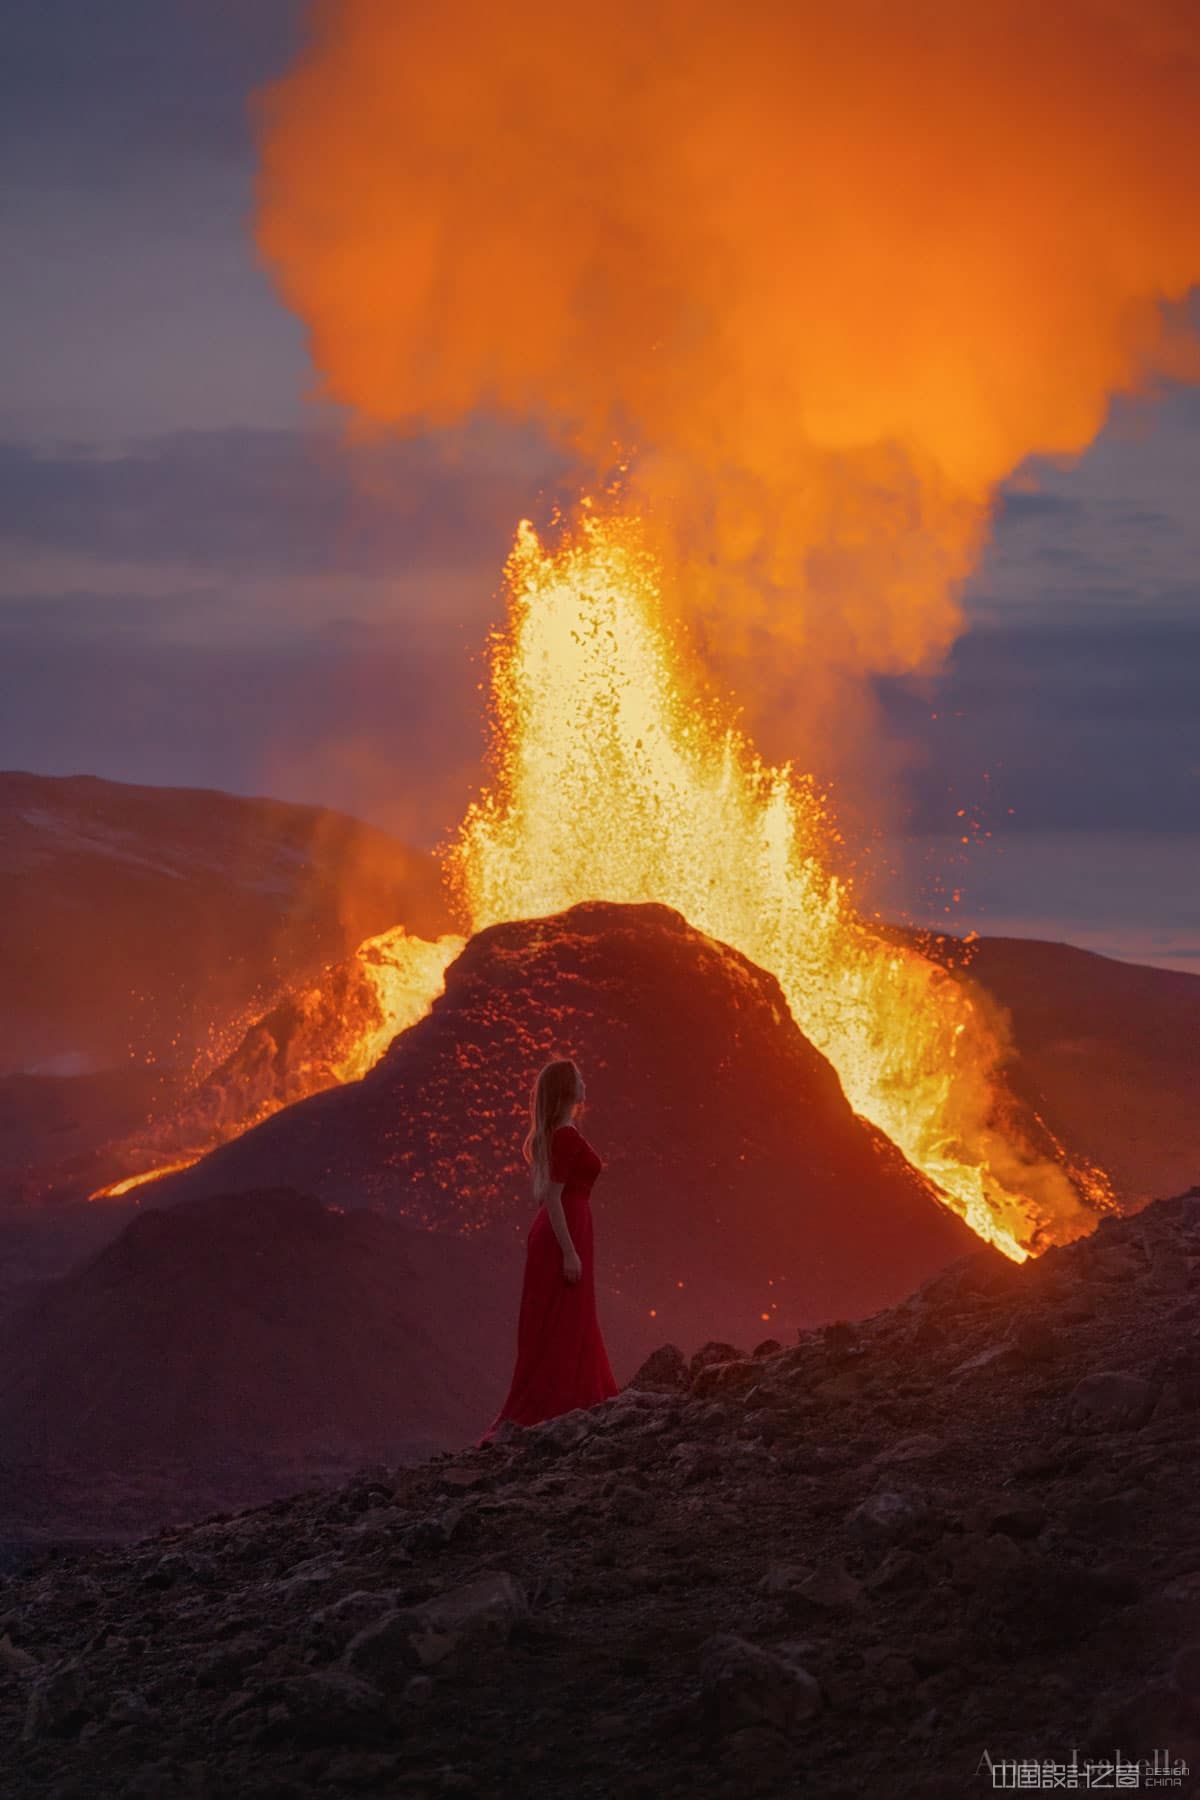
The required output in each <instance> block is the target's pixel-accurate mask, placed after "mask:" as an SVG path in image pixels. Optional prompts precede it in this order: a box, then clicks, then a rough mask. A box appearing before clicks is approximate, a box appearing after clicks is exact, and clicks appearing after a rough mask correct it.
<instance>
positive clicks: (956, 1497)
mask: <svg viewBox="0 0 1200 1800" xmlns="http://www.w3.org/2000/svg"><path fill="white" fill-rule="evenodd" d="M759 1348H760V1353H759V1354H757V1355H753V1356H752V1355H750V1354H749V1353H748V1352H749V1350H750V1345H749V1344H748V1343H747V1342H746V1341H745V1340H742V1341H741V1342H740V1343H738V1344H735V1345H718V1344H710V1345H702V1346H697V1347H695V1348H694V1349H693V1346H692V1345H691V1344H689V1343H685V1344H684V1345H683V1347H682V1351H683V1353H681V1350H680V1347H679V1346H678V1344H676V1345H671V1344H668V1343H666V1342H664V1343H663V1344H662V1345H661V1346H660V1347H659V1348H658V1349H657V1350H656V1352H655V1354H654V1355H653V1356H652V1357H651V1358H650V1359H649V1360H648V1362H647V1364H646V1366H645V1367H644V1368H642V1369H640V1370H639V1371H638V1372H637V1375H636V1376H635V1378H634V1380H633V1381H632V1382H630V1383H629V1384H628V1385H627V1386H626V1387H625V1388H624V1390H623V1391H622V1393H621V1394H620V1395H618V1396H617V1397H616V1398H615V1399H613V1400H609V1401H606V1402H604V1403H603V1404H602V1405H599V1406H596V1407H592V1408H590V1409H588V1410H586V1411H584V1410H579V1411H576V1412H571V1413H567V1414H564V1415H562V1416H561V1417H559V1418H557V1419H552V1420H549V1421H546V1422H545V1423H544V1424H542V1425H539V1426H535V1427H533V1428H531V1429H525V1428H523V1427H520V1426H514V1427H512V1428H511V1429H509V1430H506V1432H505V1433H504V1435H503V1437H502V1440H501V1441H500V1442H499V1443H497V1444H489V1445H488V1446H486V1447H485V1448H483V1449H479V1450H474V1449H471V1448H467V1447H464V1448H463V1449H461V1450H460V1451H458V1452H457V1453H454V1454H451V1455H445V1456H438V1457H435V1458H433V1459H431V1460H429V1461H427V1462H424V1463H422V1464H420V1465H419V1466H416V1467H395V1466H389V1465H388V1464H386V1463H381V1464H379V1465H376V1466H374V1467H363V1468H361V1469H359V1470H358V1471H356V1472H355V1475H354V1478H353V1479H352V1480H350V1481H349V1482H348V1483H346V1484H345V1485H342V1486H339V1487H336V1488H334V1489H332V1490H331V1489H330V1488H329V1487H316V1488H313V1487H309V1488H305V1489H302V1488H301V1487H298V1488H297V1490H296V1491H295V1492H294V1493H293V1494H292V1495H291V1496H290V1497H288V1498H279V1499H276V1500H274V1501H272V1502H271V1503H270V1504H269V1505H266V1506H262V1507H258V1508H254V1509H246V1510H242V1511H239V1512H236V1513H234V1514H232V1516H231V1514H230V1513H229V1512H228V1511H221V1512H215V1513H213V1514H212V1515H206V1514H205V1513H204V1512H203V1511H196V1512H192V1513H190V1514H188V1515H187V1517H186V1520H180V1522H178V1523H177V1524H175V1525H174V1526H173V1527H165V1528H164V1529H163V1530H162V1531H161V1532H159V1533H158V1535H157V1536H154V1537H149V1536H148V1537H146V1538H145V1539H144V1540H143V1541H141V1542H138V1543H131V1544H128V1543H127V1544H122V1545H119V1546H115V1547H112V1548H109V1549H105V1550H92V1551H90V1552H88V1553H85V1554H66V1555H64V1554H63V1553H62V1552H61V1551H59V1553H58V1554H56V1555H50V1554H44V1555H42V1556H40V1557H38V1558H35V1559H34V1560H33V1561H32V1563H31V1564H30V1563H28V1562H27V1563H26V1566H25V1567H24V1568H22V1569H20V1570H19V1571H18V1570H16V1569H14V1571H13V1572H12V1573H11V1574H10V1575H9V1576H8V1577H7V1579H6V1578H4V1577H3V1576H0V1792H3V1794H4V1795H5V1797H6V1800H35V1797H39V1800H51V1797H53V1800H109V1797H110V1796H111V1797H112V1800H118V1797H120V1800H134V1797H136V1800H282V1797H283V1796H285V1795H286V1796H287V1797H288V1800H322V1797H323V1796H326V1795H333V1796H342V1795H350V1794H354V1795H363V1796H369V1797H370V1800H397V1796H401V1795H403V1796H405V1797H406V1800H439V1797H441V1796H445V1795H447V1794H459V1795H464V1796H477V1797H478V1800H513V1797H514V1796H521V1797H522V1800H562V1797H563V1796H565V1795H571V1796H574V1797H576V1800H618V1797H619V1800H784V1797H785V1796H792V1795H801V1796H807V1795H811V1796H813V1797H814V1800H818V1797H819V1800H876V1797H878V1800H968V1797H969V1796H974V1795H979V1794H982V1793H990V1792H992V1791H994V1789H995V1788H998V1787H1005V1788H1007V1789H1010V1790H1011V1789H1012V1788H1014V1787H1016V1786H1019V1785H1020V1786H1023V1788H1026V1789H1027V1788H1028V1786H1029V1781H1028V1779H1027V1780H1026V1781H1025V1782H1024V1783H1021V1782H1019V1781H1018V1780H1017V1779H1016V1771H1017V1768H1018V1765H1020V1764H1024V1765H1025V1767H1026V1770H1029V1769H1030V1768H1031V1767H1032V1770H1034V1771H1036V1773H1037V1775H1038V1776H1039V1778H1040V1777H1041V1775H1042V1773H1043V1771H1044V1769H1045V1768H1046V1767H1049V1768H1050V1769H1051V1770H1052V1771H1053V1769H1054V1768H1055V1766H1057V1767H1058V1768H1059V1769H1062V1768H1063V1767H1064V1766H1066V1765H1069V1763H1070V1762H1071V1760H1072V1757H1073V1756H1074V1758H1075V1759H1076V1760H1077V1764H1078V1774H1077V1775H1076V1776H1075V1778H1074V1785H1075V1787H1076V1788H1078V1789H1079V1791H1083V1789H1084V1788H1085V1787H1087V1788H1092V1789H1101V1790H1103V1791H1105V1792H1108V1791H1111V1790H1112V1788H1113V1787H1114V1786H1115V1785H1119V1786H1120V1787H1121V1788H1122V1789H1129V1788H1130V1787H1137V1788H1138V1789H1139V1790H1140V1791H1142V1792H1146V1791H1154V1792H1173V1793H1178V1794H1181V1795H1183V1796H1194V1795H1195V1794H1196V1791H1197V1786H1198V1785H1200V1783H1198V1779H1197V1778H1198V1776H1200V1680H1198V1668H1200V1647H1198V1644H1197V1636H1196V1608H1197V1603H1198V1601H1200V1540H1198V1537H1197V1530H1196V1490H1197V1481H1198V1480H1200V1193H1195V1194H1193V1195H1192V1196H1191V1197H1188V1198H1181V1199H1178V1200H1173V1201H1161V1202H1159V1203H1157V1204H1155V1205H1152V1206H1150V1207H1148V1208H1146V1209H1145V1210H1144V1211H1143V1212H1142V1213H1140V1214H1138V1215H1137V1216H1136V1217H1134V1218H1125V1219H1118V1218H1112V1219H1108V1220H1106V1221H1105V1222H1104V1223H1103V1224H1102V1225H1101V1226H1100V1227H1099V1228H1098V1230H1097V1231H1096V1233H1095V1234H1094V1235H1093V1236H1092V1237H1089V1238H1087V1239H1084V1240H1082V1241H1080V1242H1078V1243H1075V1244H1071V1245H1069V1246H1068V1247H1066V1248H1065V1249H1054V1250H1050V1251H1048V1252H1047V1253H1046V1254H1045V1255H1044V1256H1043V1257H1042V1258H1040V1259H1039V1260H1038V1261H1036V1262H1031V1263H1027V1264H1025V1265H1024V1266H1022V1267H1020V1268H1016V1267H1014V1266H1013V1265H1012V1264H1010V1263H1007V1262H1004V1261H1003V1260H1002V1259H999V1258H996V1257H994V1256H989V1255H987V1254H986V1253H984V1252H983V1251H977V1252H975V1253H974V1254H972V1255H971V1256H968V1257H964V1258H962V1259H960V1260H959V1261H957V1262H956V1263H954V1264H953V1265H952V1266H950V1267H949V1268H947V1269H945V1270H943V1271H942V1272H941V1273H940V1274H938V1275H937V1276H935V1277H933V1278H932V1279H931V1280H930V1281H928V1282H926V1283H925V1284H924V1285H923V1286H922V1287H921V1288H920V1289H919V1290H918V1291H917V1292H915V1293H913V1294H911V1295H909V1296H908V1297H907V1298H906V1299H905V1300H904V1301H903V1302H902V1303H901V1304H900V1305H897V1306H894V1307H891V1308H888V1309H886V1310H884V1311H882V1312H879V1313H877V1314H875V1315H874V1316H873V1317H871V1318H869V1319H865V1320H862V1321H861V1322H860V1323H859V1324H858V1325H857V1326H856V1327H848V1326H846V1325H834V1326H831V1327H829V1328H826V1329H822V1330H816V1331H807V1332H803V1333H801V1334H800V1335H799V1336H798V1337H789V1339H788V1341H786V1342H784V1343H778V1342H777V1343H773V1344H768V1345H763V1346H760V1347H759ZM985 1751H986V1752H987V1753H988V1754H989V1755H990V1757H991V1758H992V1759H994V1762H995V1763H996V1765H997V1766H998V1772H999V1773H1000V1774H1001V1776H1002V1777H1003V1776H1004V1775H1005V1770H1004V1768H1003V1766H1002V1765H1004V1764H1007V1768H1008V1770H1009V1771H1011V1772H1012V1774H1011V1778H1010V1779H1001V1780H997V1781H995V1782H993V1781H992V1780H991V1779H990V1778H989V1776H988V1773H987V1770H986V1768H984V1769H983V1770H982V1772H981V1769H980V1765H981V1762H982V1759H983V1757H984V1753H985ZM1118 1755H1119V1756H1120V1759H1121V1761H1122V1763H1123V1764H1124V1771H1123V1774H1122V1776H1121V1777H1117V1776H1116V1775H1115V1771H1114V1769H1113V1764H1114V1762H1115V1760H1116V1758H1117V1757H1118ZM1155 1756H1157V1757H1158V1758H1159V1769H1160V1771H1161V1770H1162V1769H1163V1766H1164V1764H1163V1759H1164V1758H1166V1759H1168V1760H1169V1762H1170V1763H1172V1764H1177V1765H1178V1766H1180V1767H1182V1769H1183V1770H1184V1771H1185V1772H1184V1773H1183V1774H1182V1775H1181V1776H1180V1778H1179V1785H1178V1786H1175V1785H1174V1784H1173V1782H1172V1781H1171V1780H1170V1778H1167V1779H1166V1780H1164V1779H1163V1778H1162V1777H1161V1775H1160V1777H1159V1779H1158V1780H1157V1782H1156V1783H1155V1784H1154V1785H1153V1787H1152V1784H1151V1783H1150V1781H1149V1780H1148V1779H1147V1777H1146V1774H1145V1772H1144V1771H1138V1770H1137V1769H1136V1767H1134V1766H1133V1765H1134V1764H1135V1762H1136V1761H1137V1760H1139V1759H1145V1762H1146V1765H1147V1766H1148V1767H1149V1766H1150V1765H1151V1759H1152V1758H1154V1757H1155ZM1089 1761H1090V1762H1092V1763H1093V1764H1095V1765H1096V1767H1097V1770H1098V1771H1099V1770H1101V1769H1102V1767H1103V1765H1104V1764H1105V1763H1107V1764H1108V1770H1109V1772H1108V1775H1107V1776H1105V1775H1103V1774H1102V1773H1098V1774H1097V1776H1096V1778H1095V1779H1094V1780H1093V1779H1090V1778H1089V1776H1088V1775H1087V1773H1086V1766H1087V1764H1088V1762H1089ZM1131 1777H1132V1778H1131ZM1055 1785H1056V1786H1057V1787H1059V1788H1060V1789H1061V1786H1062V1782H1061V1781H1060V1782H1057V1783H1055ZM1066 1785H1067V1786H1070V1785H1072V1783H1071V1781H1070V1780H1068V1781H1067V1782H1066Z"/></svg>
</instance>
